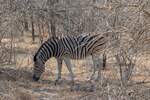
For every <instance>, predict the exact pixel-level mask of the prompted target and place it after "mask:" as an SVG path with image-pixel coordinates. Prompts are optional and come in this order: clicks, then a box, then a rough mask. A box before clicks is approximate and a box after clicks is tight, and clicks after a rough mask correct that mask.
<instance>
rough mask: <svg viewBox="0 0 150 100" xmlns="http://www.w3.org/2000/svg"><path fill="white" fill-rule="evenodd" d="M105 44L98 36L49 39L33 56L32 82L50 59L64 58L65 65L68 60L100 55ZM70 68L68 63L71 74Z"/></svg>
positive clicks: (101, 37)
mask: <svg viewBox="0 0 150 100" xmlns="http://www.w3.org/2000/svg"><path fill="white" fill-rule="evenodd" d="M106 44H107V41H106V39H105V37H103V36H102V35H100V34H95V35H79V36H76V37H74V36H69V35H67V36H65V37H61V38H54V37H52V38H49V39H48V40H47V41H45V42H44V43H43V44H42V45H41V47H40V48H39V49H38V51H37V53H36V54H35V56H34V59H33V60H34V72H33V80H34V81H38V80H39V78H40V76H41V74H42V72H43V71H44V69H45V67H44V64H45V62H46V61H47V60H48V59H49V58H51V57H56V58H58V59H61V58H62V59H63V58H64V60H65V61H66V64H67V61H69V60H68V59H83V58H86V57H87V56H90V55H92V56H94V55H97V54H101V53H102V52H103V51H104V50H105V47H106ZM58 62H59V61H58ZM59 65H60V64H59ZM70 66H71V65H70V63H68V65H67V67H68V70H69V71H70V72H71V73H72V70H71V68H69V67H70ZM72 74H73V73H72ZM72 76H73V75H72Z"/></svg>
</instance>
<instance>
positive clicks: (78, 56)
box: [64, 54, 91, 59]
mask: <svg viewBox="0 0 150 100" xmlns="http://www.w3.org/2000/svg"><path fill="white" fill-rule="evenodd" d="M90 55H91V54H86V55H85V54H82V55H80V54H65V55H64V57H66V58H70V59H85V58H86V57H88V56H90Z"/></svg>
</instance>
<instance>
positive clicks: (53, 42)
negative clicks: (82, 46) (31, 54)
mask: <svg viewBox="0 0 150 100" xmlns="http://www.w3.org/2000/svg"><path fill="white" fill-rule="evenodd" d="M58 41H59V40H58V39H57V38H56V39H55V38H53V39H49V40H47V41H45V42H44V43H43V44H42V45H41V47H40V48H39V50H38V51H37V53H36V59H39V60H41V61H42V62H43V63H45V62H46V61H47V60H48V59H49V58H51V57H59V56H60V55H61V54H60V52H59V51H60V49H61V46H60V45H59V43H58Z"/></svg>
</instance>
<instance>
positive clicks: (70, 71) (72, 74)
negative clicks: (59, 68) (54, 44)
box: [63, 58, 74, 85]
mask: <svg viewBox="0 0 150 100" xmlns="http://www.w3.org/2000/svg"><path fill="white" fill-rule="evenodd" d="M63 59H64V61H65V64H66V66H67V69H68V71H69V74H70V76H71V84H72V85H74V73H73V71H72V68H73V66H72V64H71V59H70V58H63Z"/></svg>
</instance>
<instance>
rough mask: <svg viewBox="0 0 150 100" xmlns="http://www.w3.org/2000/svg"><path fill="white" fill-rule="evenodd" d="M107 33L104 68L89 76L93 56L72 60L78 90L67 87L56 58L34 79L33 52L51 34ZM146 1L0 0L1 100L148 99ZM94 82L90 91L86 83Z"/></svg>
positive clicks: (149, 11) (149, 9) (149, 14)
mask: <svg viewBox="0 0 150 100" xmlns="http://www.w3.org/2000/svg"><path fill="white" fill-rule="evenodd" d="M82 33H88V34H93V33H94V34H95V33H102V34H105V33H111V34H112V37H111V38H110V40H109V41H110V43H111V45H110V48H108V50H106V53H107V65H106V66H107V67H106V70H104V71H102V72H101V79H100V80H99V81H98V82H93V83H90V82H88V81H87V79H88V77H89V76H90V74H91V66H92V63H91V62H90V61H91V59H90V58H88V61H86V60H79V61H73V63H74V64H75V66H76V67H75V75H76V82H77V84H79V86H78V87H76V88H77V91H72V92H71V91H70V88H71V87H70V81H69V80H68V79H69V78H68V77H67V73H68V72H67V69H66V67H65V65H63V73H62V74H63V75H62V77H63V79H62V80H63V81H62V84H60V85H58V86H55V85H54V80H55V70H56V61H55V60H54V59H51V60H50V61H48V62H47V63H46V71H45V72H44V74H43V75H42V77H41V80H40V81H39V82H37V83H36V82H32V79H31V77H32V69H33V65H32V64H33V61H32V57H33V54H34V52H35V51H36V50H37V48H38V47H39V45H40V44H41V43H42V42H43V41H45V40H46V39H47V38H49V37H51V36H61V35H65V34H71V35H74V36H76V35H78V34H82ZM149 66H150V0H0V100H52V99H53V100H59V99H60V100H70V99H73V100H91V99H92V100H149V99H150V83H149V82H150V77H149V76H150V68H149ZM91 86H93V90H92V91H93V92H90V91H91V90H90V89H89V87H91Z"/></svg>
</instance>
